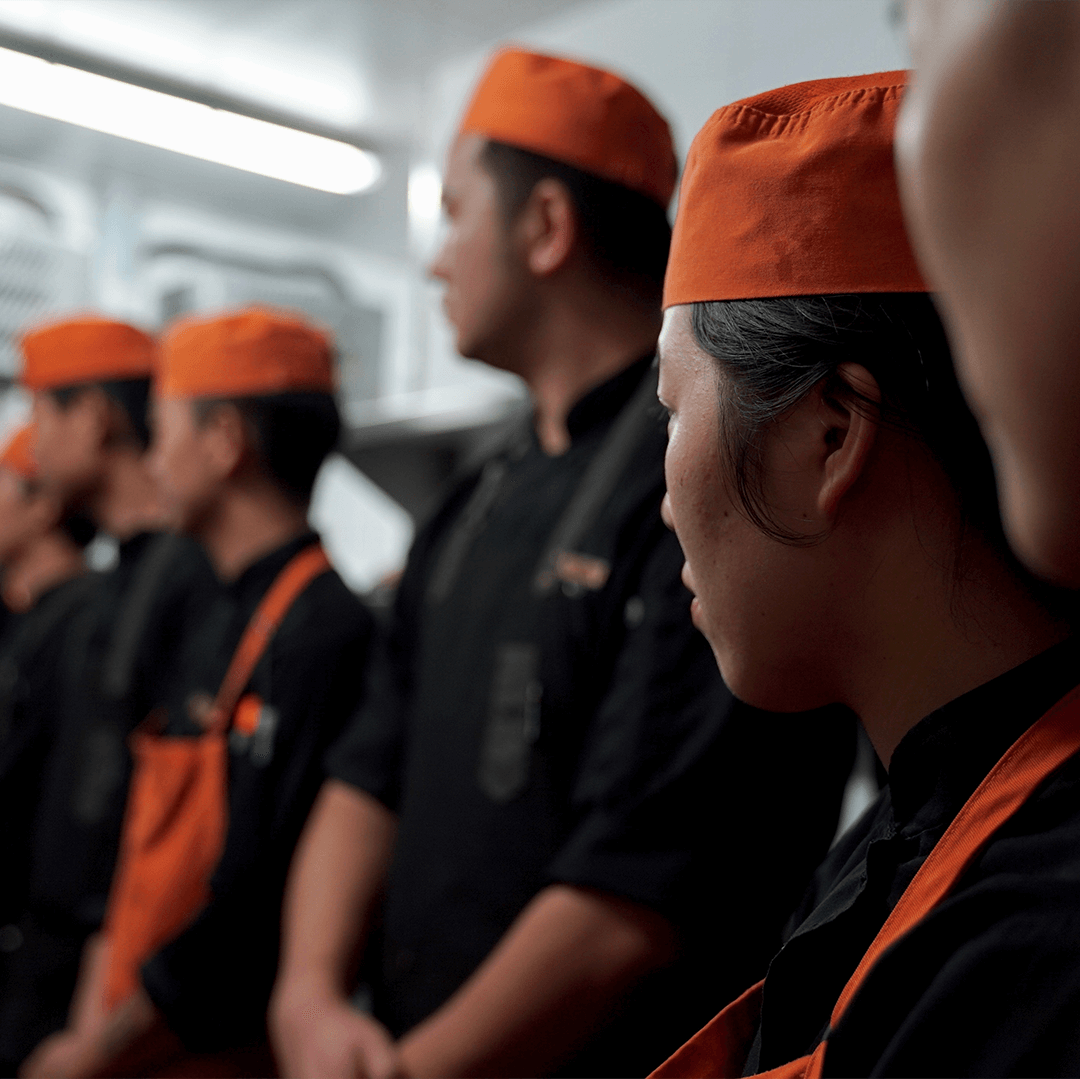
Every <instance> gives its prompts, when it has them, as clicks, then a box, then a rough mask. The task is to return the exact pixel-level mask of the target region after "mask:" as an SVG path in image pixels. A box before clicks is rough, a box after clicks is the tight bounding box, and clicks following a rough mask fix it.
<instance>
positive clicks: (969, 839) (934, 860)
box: [829, 687, 1080, 1029]
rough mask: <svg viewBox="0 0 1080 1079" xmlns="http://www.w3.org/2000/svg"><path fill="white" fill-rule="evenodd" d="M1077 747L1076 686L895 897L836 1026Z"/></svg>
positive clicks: (1079, 699)
mask: <svg viewBox="0 0 1080 1079" xmlns="http://www.w3.org/2000/svg"><path fill="white" fill-rule="evenodd" d="M1078 750H1080V687H1077V688H1076V689H1074V690H1072V692H1070V693H1069V694H1068V695H1067V696H1065V697H1063V698H1062V699H1061V700H1060V701H1058V703H1057V704H1056V705H1054V707H1053V708H1051V709H1050V711H1049V712H1047V713H1046V714H1045V715H1044V716H1043V717H1042V718H1041V719H1039V720H1038V721H1037V722H1036V723H1034V724H1032V726H1030V727H1029V728H1028V729H1027V730H1026V731H1025V732H1024V733H1023V734H1022V735H1021V736H1020V737H1019V738H1018V739H1017V740H1016V741H1015V742H1013V744H1012V745H1011V746H1010V747H1009V748H1008V749H1007V750H1006V751H1005V754H1004V756H1003V757H1002V758H1001V759H1000V760H999V761H998V762H997V764H995V765H994V767H993V768H992V769H991V770H990V772H989V774H988V775H987V777H986V778H985V779H984V780H983V781H982V783H980V784H979V786H978V787H977V788H976V790H975V793H974V794H972V796H971V797H970V798H969V799H968V800H967V801H966V802H965V803H964V805H963V807H962V808H961V809H960V812H959V813H957V814H956V816H955V817H954V818H953V821H952V823H951V824H950V825H949V827H948V828H947V829H946V830H945V833H944V835H942V837H941V838H940V839H939V840H938V841H937V843H936V844H935V845H934V849H933V850H932V851H931V852H930V854H929V855H928V856H927V859H926V861H925V862H923V864H922V865H921V866H920V867H919V870H918V872H917V873H916V874H915V876H914V877H913V878H912V881H911V883H910V884H909V885H908V886H907V888H906V889H905V890H904V894H903V895H901V896H900V899H899V900H898V902H897V904H896V906H895V907H893V909H892V913H891V914H890V915H889V917H888V918H887V919H886V921H885V924H884V925H883V926H882V927H881V929H880V931H879V932H878V935H877V936H876V937H875V938H874V941H873V943H872V944H871V945H870V947H869V948H868V949H867V950H866V954H865V955H864V956H863V957H862V961H861V962H860V963H859V965H858V966H857V967H856V968H855V973H854V974H853V975H852V976H851V979H850V980H849V981H848V983H847V985H846V986H844V991H843V992H842V993H841V994H840V998H839V999H838V1000H837V1002H836V1007H835V1008H833V1012H832V1016H831V1018H830V1020H829V1025H830V1028H833V1029H835V1027H836V1026H837V1024H838V1023H839V1022H840V1020H841V1018H843V1015H844V1012H845V1010H846V1009H847V1006H848V1004H850V1003H851V1000H852V998H853V997H854V996H855V994H856V993H857V992H858V991H859V989H860V987H861V986H862V983H863V982H864V981H865V980H866V976H867V975H868V974H869V973H870V969H871V967H873V965H874V964H875V963H876V962H877V961H878V959H879V958H880V957H881V955H882V953H883V952H884V951H885V950H886V949H887V948H889V947H890V946H891V945H892V944H894V943H895V942H896V941H897V940H899V939H900V937H902V936H903V935H904V934H905V933H907V932H908V930H910V929H913V928H914V927H915V926H916V925H917V924H918V923H919V922H920V921H922V919H923V918H925V917H926V915H928V914H929V913H930V912H931V911H932V910H933V909H934V907H936V906H937V905H938V903H940V902H941V901H942V900H943V899H944V898H945V896H946V895H947V894H948V893H949V891H951V890H952V888H953V886H954V885H955V884H956V882H957V881H958V880H959V879H960V877H961V876H962V875H963V874H964V872H965V871H966V870H967V868H968V866H970V865H971V863H972V862H973V861H974V860H975V859H976V858H977V857H978V855H979V853H980V852H981V851H982V849H983V847H984V846H985V845H986V843H987V842H988V841H989V839H990V837H991V836H992V835H993V834H994V832H996V831H997V830H998V828H1000V827H1001V826H1002V825H1003V824H1004V823H1005V822H1006V821H1007V820H1009V818H1010V817H1012V815H1013V814H1014V813H1016V811H1017V810H1018V809H1020V807H1021V806H1022V805H1023V804H1024V803H1025V802H1026V801H1027V800H1028V798H1030V797H1031V795H1032V794H1033V793H1034V792H1035V789H1036V788H1037V787H1038V786H1039V784H1040V783H1042V781H1043V780H1044V779H1046V778H1047V777H1048V776H1049V775H1050V774H1051V773H1053V772H1054V771H1055V770H1056V769H1057V768H1059V767H1060V766H1061V765H1062V764H1064V763H1065V762H1066V761H1067V760H1068V759H1069V758H1070V757H1072V756H1073V755H1074V754H1075V753H1076V752H1077V751H1078Z"/></svg>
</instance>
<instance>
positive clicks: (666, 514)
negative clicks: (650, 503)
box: [660, 491, 675, 532]
mask: <svg viewBox="0 0 1080 1079" xmlns="http://www.w3.org/2000/svg"><path fill="white" fill-rule="evenodd" d="M660 519H661V520H662V521H663V522H664V524H666V525H667V526H668V528H670V529H671V531H672V532H674V531H675V518H674V517H672V516H671V495H670V494H669V493H668V492H667V491H665V492H664V501H663V502H661V503H660Z"/></svg>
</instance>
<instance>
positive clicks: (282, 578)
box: [212, 543, 331, 729]
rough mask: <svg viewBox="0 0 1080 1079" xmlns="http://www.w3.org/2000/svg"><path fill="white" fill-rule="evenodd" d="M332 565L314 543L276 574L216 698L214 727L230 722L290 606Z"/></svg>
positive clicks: (234, 655)
mask: <svg viewBox="0 0 1080 1079" xmlns="http://www.w3.org/2000/svg"><path fill="white" fill-rule="evenodd" d="M330 568H331V567H330V559H329V558H327V557H326V552H325V551H324V550H323V548H322V544H320V543H313V544H312V545H311V546H310V547H305V548H304V549H303V550H302V551H301V552H300V553H299V554H297V555H295V556H294V557H293V559H292V561H290V562H289V564H288V565H287V566H286V567H285V568H284V569H283V570H282V571H281V572H280V573H279V574H278V575H277V577H276V579H275V580H274V583H273V584H272V585H271V586H270V588H269V590H268V591H267V593H266V595H265V596H263V598H262V602H261V603H260V604H259V606H258V607H257V608H256V610H255V613H254V614H253V615H252V616H251V621H250V622H248V624H247V628H246V629H245V630H244V635H243V636H242V637H241V638H240V643H239V644H238V645H237V646H236V651H235V652H234V653H233V657H232V660H231V661H230V663H229V669H228V670H227V671H226V672H225V677H224V678H223V679H222V681H221V686H220V688H219V689H218V691H217V696H216V697H215V698H214V705H213V711H212V715H213V717H214V718H213V723H212V726H213V728H215V729H224V728H225V727H226V726H228V724H229V722H230V721H231V719H232V714H233V712H234V711H235V709H236V705H237V702H238V701H239V700H240V695H241V694H242V693H243V692H244V687H245V686H246V685H247V684H248V682H249V681H250V679H251V675H252V673H253V672H254V670H255V667H256V665H257V664H258V662H259V660H260V659H261V658H262V655H263V653H264V652H265V651H266V648H267V645H269V643H270V640H271V638H272V637H273V636H274V633H275V632H276V631H277V628H278V626H280V625H281V622H282V619H283V618H284V617H285V615H286V614H288V612H289V608H290V607H292V605H293V603H294V602H295V601H296V598H297V597H298V596H299V595H300V593H301V592H303V591H304V589H305V588H307V586H308V585H309V584H310V583H311V582H312V581H313V580H314V579H315V578H316V577H318V576H320V575H321V574H323V573H326V571H327V570H329V569H330Z"/></svg>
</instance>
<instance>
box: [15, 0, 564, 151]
mask: <svg viewBox="0 0 1080 1079" xmlns="http://www.w3.org/2000/svg"><path fill="white" fill-rule="evenodd" d="M582 3H583V0H0V26H4V27H8V28H10V29H12V30H17V31H20V32H22V33H25V34H29V35H32V36H34V37H38V38H41V39H43V40H46V41H50V42H54V43H57V44H61V45H66V46H68V47H71V48H76V49H80V50H84V51H86V52H89V53H93V54H97V55H101V56H104V57H107V58H109V59H112V60H116V61H120V62H123V63H127V64H132V65H135V66H138V67H142V68H148V69H150V70H152V71H155V72H159V73H161V74H165V75H169V76H172V77H176V78H181V79H185V80H187V81H190V82H194V83H197V84H200V85H204V86H207V87H210V88H213V89H215V90H218V91H221V92H224V93H228V94H233V95H236V96H239V97H244V98H248V99H251V100H253V101H256V102H258V103H262V104H266V105H270V106H276V107H278V108H281V109H285V110H288V111H292V112H297V113H301V114H303V115H306V116H309V117H310V118H311V119H313V120H317V121H321V122H323V123H328V124H333V125H335V126H340V127H346V128H352V129H356V130H359V131H362V132H365V133H367V134H369V135H371V136H376V137H377V136H380V135H381V136H382V137H384V138H385V137H391V138H396V139H402V138H403V139H405V140H409V138H410V137H411V136H412V134H413V132H414V131H415V130H416V124H417V122H418V121H420V120H422V117H420V116H419V115H418V113H420V112H421V111H422V109H423V92H422V91H423V85H424V82H425V79H426V78H427V76H428V75H429V74H430V72H431V70H432V68H433V67H434V66H435V65H437V64H439V63H440V62H441V61H444V60H447V59H450V58H452V57H454V56H455V55H457V54H460V53H463V52H466V51H468V50H469V49H471V48H475V47H476V46H477V45H480V44H483V43H486V42H490V41H492V40H493V39H498V38H501V37H504V36H507V35H512V34H513V32H514V31H515V30H516V29H518V28H520V27H523V26H525V25H527V24H528V23H530V22H532V21H534V20H536V19H539V18H541V17H544V18H547V17H550V16H551V15H553V14H555V13H557V12H559V11H561V10H565V9H567V8H571V7H575V6H580V5H581V4H582Z"/></svg>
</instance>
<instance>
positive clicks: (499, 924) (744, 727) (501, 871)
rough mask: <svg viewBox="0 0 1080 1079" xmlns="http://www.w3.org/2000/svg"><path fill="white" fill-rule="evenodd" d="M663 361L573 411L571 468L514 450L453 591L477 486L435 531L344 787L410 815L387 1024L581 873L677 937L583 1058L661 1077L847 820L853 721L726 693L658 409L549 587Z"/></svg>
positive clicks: (586, 1065)
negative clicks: (552, 889) (551, 570)
mask: <svg viewBox="0 0 1080 1079" xmlns="http://www.w3.org/2000/svg"><path fill="white" fill-rule="evenodd" d="M647 369H648V361H643V362H641V363H639V364H636V365H634V366H633V367H631V368H629V369H628V370H626V371H625V372H623V373H622V374H620V375H618V376H617V377H615V378H614V379H612V380H611V381H609V382H607V383H606V384H604V385H602V386H600V387H598V388H597V389H595V390H593V391H592V392H590V393H589V394H588V395H586V396H585V397H584V398H583V399H582V400H581V401H580V402H579V403H578V404H577V405H576V406H575V407H574V408H573V410H572V411H571V412H570V415H569V417H568V421H567V426H568V428H569V433H570V436H571V446H570V448H569V450H567V452H566V453H564V454H562V455H561V456H557V457H552V456H548V455H546V454H545V453H544V452H543V451H542V449H541V448H540V446H539V444H538V442H537V440H536V438H535V435H533V434H532V433H531V431H530V432H529V434H528V437H526V438H525V439H524V440H523V441H522V442H520V443H515V444H513V445H512V446H511V448H510V449H508V450H506V451H504V453H503V454H502V455H501V457H502V460H503V462H504V463H505V465H506V467H507V473H506V477H505V479H504V481H503V483H502V486H501V488H500V489H499V494H498V497H497V498H496V500H495V502H494V504H493V505H492V506H490V508H489V509H488V512H487V514H486V518H485V520H484V522H483V527H482V528H481V529H479V531H477V532H475V534H474V535H473V537H472V539H471V542H470V544H469V546H468V549H467V551H466V552H465V554H464V557H463V558H462V560H461V562H460V566H459V568H458V572H457V574H456V579H455V580H454V582H453V584H452V589H451V590H450V591H449V594H448V595H446V596H445V598H442V597H439V596H433V595H432V594H431V593H432V590H433V584H432V581H433V578H438V576H439V573H440V572H441V569H440V570H439V571H438V572H437V571H436V567H441V566H442V565H443V564H444V559H445V551H446V549H447V547H448V546H451V545H452V544H453V543H454V535H455V531H456V530H455V525H456V523H457V522H458V521H459V519H461V518H462V517H463V516H465V517H467V516H468V515H469V514H471V513H474V512H475V502H472V504H471V505H470V502H471V500H472V495H473V491H474V489H475V488H476V485H477V482H478V480H477V478H476V477H475V476H474V477H472V478H471V479H470V480H469V481H467V482H465V483H464V484H463V485H462V487H461V488H460V489H459V490H458V491H456V493H454V494H453V495H452V496H451V498H450V499H449V501H448V502H447V504H446V505H445V506H444V507H443V509H442V510H441V512H440V513H439V514H438V515H437V516H436V517H435V518H434V520H433V521H432V523H431V524H430V525H429V526H428V527H427V528H425V529H424V530H423V531H422V532H421V533H420V535H419V536H418V538H417V540H416V542H415V544H414V547H413V550H412V552H411V554H410V557H409V562H408V566H407V569H406V571H405V575H404V577H403V579H402V583H401V586H400V589H399V593H398V597H397V604H396V609H395V613H394V617H393V620H392V624H391V627H390V629H389V633H388V636H387V639H386V641H385V642H384V651H383V655H382V657H381V661H380V662H378V663H376V664H375V665H374V666H373V673H372V683H371V691H370V693H369V696H368V699H367V703H366V705H365V707H364V708H363V709H361V711H360V713H359V714H358V716H357V718H356V719H355V721H354V722H353V724H352V725H351V727H350V729H349V731H348V733H347V735H346V736H345V738H344V739H343V740H342V742H341V743H340V744H339V745H338V746H337V747H336V748H335V750H334V752H333V753H332V754H331V758H330V772H331V774H332V775H333V776H335V777H337V778H338V779H340V780H342V781H344V782H346V783H349V784H351V785H353V786H355V787H357V788H360V789H362V790H364V791H366V792H368V793H370V794H372V795H373V796H374V797H376V798H378V799H379V800H381V801H382V802H383V803H385V804H386V805H387V806H389V807H390V808H391V809H392V810H393V811H394V812H395V813H396V814H397V815H398V818H399V832H398V839H397V847H396V851H395V859H394V863H393V865H392V868H391V871H390V876H389V880H388V885H387V894H386V901H385V916H384V927H383V945H382V955H381V958H380V961H379V962H378V963H377V964H376V965H377V966H378V969H377V970H376V971H375V972H374V974H373V980H374V983H375V984H374V992H375V996H374V1004H375V1013H376V1015H377V1016H378V1017H379V1018H380V1019H382V1020H383V1021H384V1022H385V1023H386V1024H387V1025H388V1026H389V1028H390V1029H391V1031H393V1032H394V1033H395V1034H401V1033H402V1032H403V1031H405V1030H407V1029H409V1028H410V1027H412V1026H414V1025H415V1024H416V1023H418V1022H419V1021H420V1020H422V1019H423V1018H424V1017H425V1016H427V1015H428V1014H430V1013H431V1012H432V1011H433V1010H435V1009H436V1008H438V1007H439V1006H440V1005H441V1004H442V1003H443V1002H444V1001H445V1000H446V999H447V998H448V997H449V996H450V995H451V994H452V993H453V992H454V991H455V989H457V988H458V986H459V985H461V983H462V982H463V981H465V980H466V979H467V978H468V977H469V975H470V974H472V972H473V971H474V970H475V969H476V967H477V966H478V965H479V963H480V962H481V961H482V960H483V958H484V957H485V956H486V955H487V954H488V953H489V952H490V951H491V950H492V948H493V947H494V946H495V944H496V943H497V942H498V940H499V939H500V937H502V935H503V934H504V933H505V932H506V930H507V929H508V928H509V926H510V924H511V923H512V922H513V920H514V918H515V917H516V916H517V915H518V914H519V913H520V911H521V910H522V908H523V907H525V906H526V904H527V903H528V902H529V901H530V900H531V899H532V898H533V896H535V895H536V894H537V892H539V891H540V890H542V889H543V888H544V887H545V886H546V885H548V884H552V883H556V882H564V883H568V884H571V885H576V886H580V887H585V888H595V889H599V890H602V891H604V892H608V893H613V894H615V895H618V896H622V897H625V898H627V899H630V900H632V901H634V902H636V903H640V904H643V905H645V906H647V907H650V908H653V909H655V910H658V911H660V912H661V913H663V914H664V915H665V916H666V917H667V918H668V919H670V921H671V922H672V923H673V924H674V925H675V926H676V927H678V929H679V930H680V934H681V942H682V949H683V951H682V954H681V957H680V960H679V961H678V962H677V963H676V964H675V965H674V966H673V967H672V968H671V969H669V970H667V971H665V972H663V973H662V974H659V975H656V976H655V977H653V978H651V979H649V980H648V981H647V983H646V984H645V985H643V986H642V987H641V988H640V989H639V990H638V991H637V993H636V994H635V995H634V996H633V997H632V998H631V1000H630V1001H629V1002H628V1003H627V1004H626V1005H625V1007H624V1008H623V1009H622V1014H621V1019H620V1020H619V1021H616V1022H615V1024H614V1026H613V1027H612V1028H611V1029H610V1030H609V1032H608V1034H607V1036H606V1037H605V1038H601V1039H598V1040H596V1041H595V1042H594V1043H593V1045H592V1046H591V1047H590V1049H589V1050H588V1051H587V1052H586V1053H585V1054H583V1055H581V1056H579V1057H577V1058H575V1060H574V1061H572V1062H571V1063H570V1064H569V1065H568V1066H569V1067H570V1069H571V1071H572V1073H573V1074H578V1075H609V1074H612V1075H615V1074H632V1073H634V1072H635V1071H636V1072H638V1073H644V1072H646V1071H648V1070H649V1069H650V1068H651V1067H653V1066H655V1065H656V1064H658V1063H659V1062H660V1061H661V1060H662V1059H663V1058H664V1056H666V1055H667V1053H669V1052H671V1051H672V1050H673V1049H674V1048H676V1047H677V1045H678V1044H679V1043H680V1041H681V1040H682V1039H683V1038H685V1037H686V1036H688V1035H689V1034H690V1033H692V1032H693V1030H694V1029H696V1026H699V1025H700V1023H701V1021H703V1020H704V1019H705V1018H707V1017H708V1015H709V1014H711V1013H712V1012H713V1011H715V1010H716V1009H717V1007H719V1006H720V1005H721V1004H722V1003H724V1001H725V997H726V996H730V995H731V993H732V992H733V991H734V990H735V987H738V989H741V988H743V987H744V986H743V983H744V982H745V983H748V981H749V980H752V978H753V976H754V975H755V974H756V976H757V977H760V976H761V974H762V973H763V971H764V966H765V963H766V962H767V958H768V954H769V952H770V949H772V948H774V946H775V943H776V942H777V941H778V939H779V929H780V927H781V926H782V924H783V922H784V920H785V919H786V917H787V915H788V914H789V913H790V911H791V910H792V909H793V908H794V905H795V903H796V902H797V899H798V895H799V894H801V890H802V888H803V886H804V884H805V881H806V880H807V879H808V877H809V875H810V873H811V872H812V869H813V866H814V864H816V860H817V859H819V858H820V857H821V856H822V855H823V854H824V852H825V850H826V849H827V846H828V843H829V840H830V838H831V836H832V833H833V830H834V829H835V825H836V819H837V810H838V805H839V798H840V792H841V790H842V786H843V779H844V777H846V775H847V769H848V768H849V766H850V763H851V745H852V741H851V737H852V728H851V726H850V724H849V722H848V720H847V718H846V717H836V716H827V717H826V716H820V717H817V719H818V720H819V722H818V723H817V725H816V727H815V725H814V724H813V723H807V722H806V717H798V719H797V720H796V719H793V718H792V717H773V716H768V715H765V714H764V713H758V712H754V711H753V710H751V709H748V708H745V707H743V706H741V705H737V704H736V703H735V702H734V701H733V698H732V697H731V695H730V693H729V692H728V691H727V689H726V687H725V686H724V684H723V682H722V681H721V679H720V677H719V675H718V673H717V670H716V664H715V662H714V660H713V657H712V654H711V652H710V650H709V648H708V645H707V643H706V642H705V640H704V638H703V637H702V636H701V635H700V634H699V633H698V632H697V631H696V630H695V629H694V627H693V625H692V624H691V621H690V617H689V603H690V596H689V594H688V593H687V591H686V590H685V588H684V587H683V585H682V583H681V581H680V577H679V575H680V571H681V568H682V562H683V558H682V553H681V551H680V549H679V545H678V543H677V541H676V540H675V537H674V536H673V535H672V534H671V533H670V532H669V531H668V530H667V529H666V528H665V527H664V526H663V523H662V522H661V520H660V514H659V509H660V501H661V498H662V496H663V492H664V479H663V454H664V446H665V433H664V425H663V420H662V418H661V416H660V415H659V410H658V409H657V410H656V413H655V419H654V422H653V423H652V424H651V425H650V426H649V429H648V431H647V434H646V435H645V437H644V438H643V439H642V440H641V442H640V444H639V445H638V447H637V450H636V452H635V454H634V457H633V459H632V460H631V461H630V463H629V465H628V466H627V467H626V468H625V470H624V472H623V474H622V476H621V477H620V479H619V482H618V484H617V485H616V486H615V488H614V491H613V493H612V494H611V496H610V497H609V498H608V500H607V502H606V504H605V505H604V506H603V509H602V511H601V512H600V514H599V517H598V518H597V519H596V521H595V524H594V525H593V527H592V528H591V529H590V530H589V531H588V534H587V535H586V536H585V537H584V539H583V541H582V542H581V543H580V544H579V545H578V548H577V551H576V552H575V554H576V555H577V556H578V557H577V558H576V561H574V562H573V563H572V564H571V565H570V566H563V568H562V578H563V579H562V581H561V585H560V587H558V588H556V589H555V590H554V592H553V593H552V594H550V595H547V596H544V597H538V596H537V595H536V593H535V591H534V583H533V582H534V576H535V571H536V569H537V565H538V563H539V561H540V558H541V553H542V552H543V551H544V549H545V547H546V544H547V541H548V539H549V536H550V534H551V532H552V530H553V528H554V527H555V524H556V521H557V520H558V519H559V517H560V515H561V513H562V511H563V510H564V508H565V507H566V505H567V503H568V501H569V500H570V498H571V496H572V494H573V492H574V491H575V489H576V487H577V485H578V482H579V481H580V479H581V477H582V474H583V473H584V471H585V470H586V468H587V467H588V465H589V463H590V462H591V461H592V460H593V459H594V457H595V455H596V453H597V451H598V449H599V447H600V445H601V443H602V441H603V439H604V436H605V435H606V434H607V432H608V430H609V429H610V427H611V425H612V423H613V421H614V419H615V417H616V416H617V415H618V414H619V412H620V410H621V409H622V407H623V406H624V405H625V404H626V402H627V401H628V399H629V398H630V396H631V395H632V394H633V392H634V391H635V389H636V388H637V387H638V385H639V384H640V382H641V379H642V377H643V376H644V374H645V372H646V371H647ZM480 482H483V481H480ZM605 574H606V580H605V579H604V577H605ZM783 732H787V733H786V734H785V733H783ZM785 737H790V738H791V739H792V740H791V742H785V740H784V739H785ZM766 799H769V800H772V799H775V801H771V802H770V801H766ZM777 806H781V807H785V808H786V811H785V812H783V813H782V814H781V815H780V816H778V815H777V814H776V812H775V809H776V807H777ZM781 816H782V819H783V821H784V823H783V824H782V825H780V824H779V821H780V819H781ZM755 884H756V885H757V886H758V887H754V885H755ZM748 885H750V888H749V889H748ZM710 1009H711V1010H710Z"/></svg>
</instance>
